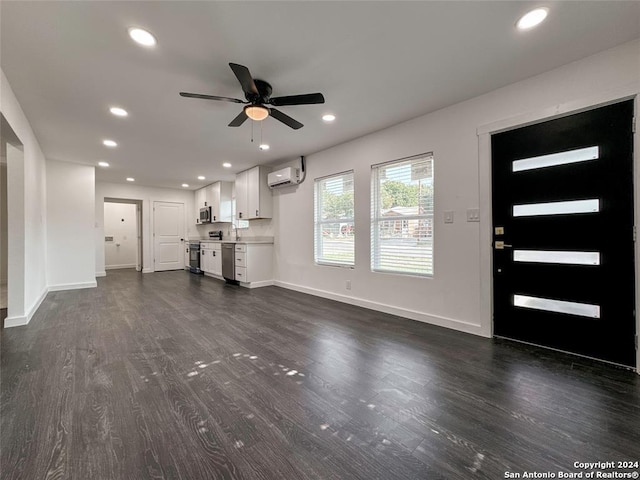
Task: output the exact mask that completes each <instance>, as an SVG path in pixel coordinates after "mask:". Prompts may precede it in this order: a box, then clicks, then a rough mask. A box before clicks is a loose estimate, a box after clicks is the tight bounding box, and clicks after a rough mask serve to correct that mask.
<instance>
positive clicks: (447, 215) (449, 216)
mask: <svg viewBox="0 0 640 480" xmlns="http://www.w3.org/2000/svg"><path fill="white" fill-rule="evenodd" d="M444 223H453V210H447V211H445V212H444Z"/></svg>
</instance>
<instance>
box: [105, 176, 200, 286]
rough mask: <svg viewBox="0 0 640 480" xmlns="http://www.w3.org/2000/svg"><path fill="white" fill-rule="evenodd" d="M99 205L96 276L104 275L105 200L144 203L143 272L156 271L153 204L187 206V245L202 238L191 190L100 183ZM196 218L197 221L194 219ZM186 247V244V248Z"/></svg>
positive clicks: (185, 208)
mask: <svg viewBox="0 0 640 480" xmlns="http://www.w3.org/2000/svg"><path fill="white" fill-rule="evenodd" d="M95 198H96V202H95V222H96V229H95V238H96V248H95V267H96V275H97V276H104V275H105V274H106V273H105V252H104V235H105V230H104V199H105V198H107V199H109V198H117V199H124V200H140V201H142V271H143V272H144V273H148V272H152V271H153V241H152V233H153V224H152V219H151V212H152V208H153V202H179V203H184V211H185V215H184V217H185V235H186V237H185V243H186V240H187V238H189V237H196V238H199V236H200V235H199V233H198V230H197V229H196V225H195V217H194V213H193V212H195V206H194V203H195V198H194V193H193V191H191V190H174V189H171V188H153V187H144V186H139V185H134V184H127V185H125V184H119V183H107V182H96V196H95ZM191 217H193V219H192V218H191ZM185 248H186V245H185Z"/></svg>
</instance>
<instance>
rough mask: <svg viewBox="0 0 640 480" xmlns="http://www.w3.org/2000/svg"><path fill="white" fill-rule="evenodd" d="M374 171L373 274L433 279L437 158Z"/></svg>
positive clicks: (404, 161)
mask: <svg viewBox="0 0 640 480" xmlns="http://www.w3.org/2000/svg"><path fill="white" fill-rule="evenodd" d="M371 169H372V172H371V270H373V271H376V272H391V273H404V274H410V275H421V276H431V275H433V226H434V224H433V154H432V153H426V154H423V155H419V156H415V157H411V158H405V159H402V160H396V161H393V162H387V163H383V164H379V165H373V166H372V167H371Z"/></svg>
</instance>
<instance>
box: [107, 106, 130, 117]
mask: <svg viewBox="0 0 640 480" xmlns="http://www.w3.org/2000/svg"><path fill="white" fill-rule="evenodd" d="M109 111H110V112H111V113H113V114H114V115H115V116H116V117H126V116H127V115H129V114H128V113H127V111H126V110H125V109H124V108H120V107H111V108H110V109H109Z"/></svg>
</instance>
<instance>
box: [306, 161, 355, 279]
mask: <svg viewBox="0 0 640 480" xmlns="http://www.w3.org/2000/svg"><path fill="white" fill-rule="evenodd" d="M349 175H350V176H351V183H352V185H353V187H352V192H353V217H350V218H331V219H326V220H323V219H322V210H321V208H322V205H321V201H322V196H321V195H319V188H320V184H321V183H323V182H326V181H327V180H330V179H337V178H340V177H347V176H349ZM343 181H344V180H343ZM355 197H356V192H355V175H354V171H353V170H345V171H343V172H339V173H334V174H331V175H325V176H323V177H318V178H315V179H314V181H313V262H314V264H315V265H319V266H329V267H342V268H351V269H352V268H354V267H355V263H356V251H355V234H356V222H355V206H356V201H355ZM335 223H338V224H339V223H351V224H352V225H353V260H352V261H351V263H346V262H337V261H330V260H326V259H323V258H320V257H319V248H318V247H319V246H320V245H323V238H322V226H323V225H329V224H335Z"/></svg>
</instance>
